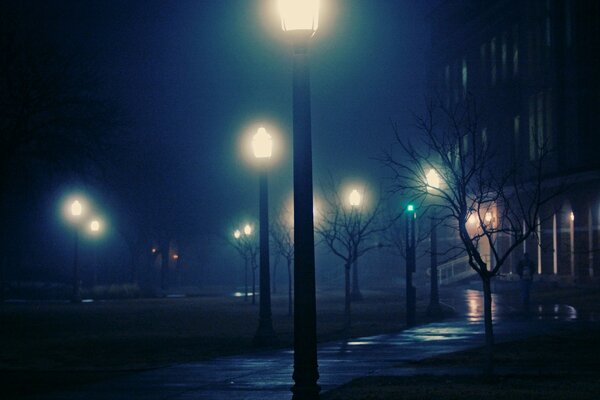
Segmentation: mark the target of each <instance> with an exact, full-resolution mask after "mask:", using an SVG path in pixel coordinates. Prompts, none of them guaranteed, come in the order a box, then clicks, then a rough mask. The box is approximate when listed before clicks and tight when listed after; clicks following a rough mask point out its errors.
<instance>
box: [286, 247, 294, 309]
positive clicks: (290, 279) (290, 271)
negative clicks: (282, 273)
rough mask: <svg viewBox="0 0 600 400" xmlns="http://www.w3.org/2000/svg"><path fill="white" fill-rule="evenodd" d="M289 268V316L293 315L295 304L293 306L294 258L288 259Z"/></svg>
mask: <svg viewBox="0 0 600 400" xmlns="http://www.w3.org/2000/svg"><path fill="white" fill-rule="evenodd" d="M287 270H288V316H290V317H291V316H292V314H293V312H294V311H293V308H292V307H293V306H292V304H293V303H292V260H290V259H288V260H287Z"/></svg>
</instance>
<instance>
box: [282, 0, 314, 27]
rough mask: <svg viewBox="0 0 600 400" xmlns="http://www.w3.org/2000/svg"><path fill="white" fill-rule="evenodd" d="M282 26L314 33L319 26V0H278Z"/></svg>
mask: <svg viewBox="0 0 600 400" xmlns="http://www.w3.org/2000/svg"><path fill="white" fill-rule="evenodd" d="M278 3H279V4H278V5H279V14H280V15H281V28H282V29H283V30H284V31H285V32H293V31H305V32H307V33H309V34H310V36H312V35H314V33H315V32H316V31H317V28H318V27H319V3H320V1H319V0H278Z"/></svg>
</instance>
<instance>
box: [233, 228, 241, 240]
mask: <svg viewBox="0 0 600 400" xmlns="http://www.w3.org/2000/svg"><path fill="white" fill-rule="evenodd" d="M240 236H242V232H240V230H239V229H236V230H235V231H234V232H233V237H234V238H236V239H239V238H240Z"/></svg>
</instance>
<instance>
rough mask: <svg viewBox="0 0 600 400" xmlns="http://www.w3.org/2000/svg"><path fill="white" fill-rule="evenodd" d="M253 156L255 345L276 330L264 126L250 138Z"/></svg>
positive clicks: (269, 148)
mask: <svg viewBox="0 0 600 400" xmlns="http://www.w3.org/2000/svg"><path fill="white" fill-rule="evenodd" d="M252 151H253V152H254V157H256V158H257V159H258V160H259V161H261V163H260V164H261V165H260V177H259V227H260V230H259V246H260V265H259V282H260V289H259V290H260V304H259V306H260V308H259V318H258V329H257V330H256V334H255V335H254V344H255V345H256V346H265V345H268V344H272V343H273V339H274V337H275V331H274V330H273V321H272V318H271V281H270V280H271V278H270V271H269V190H268V178H267V164H268V160H269V159H270V158H271V154H272V152H273V139H272V137H271V135H269V133H268V132H267V130H266V129H265V128H263V127H260V128H258V131H257V132H256V134H255V135H254V137H253V138H252Z"/></svg>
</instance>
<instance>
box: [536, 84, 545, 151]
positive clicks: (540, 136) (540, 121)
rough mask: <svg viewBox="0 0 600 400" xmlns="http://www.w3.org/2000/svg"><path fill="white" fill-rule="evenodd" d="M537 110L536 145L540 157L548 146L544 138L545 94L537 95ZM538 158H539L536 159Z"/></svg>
mask: <svg viewBox="0 0 600 400" xmlns="http://www.w3.org/2000/svg"><path fill="white" fill-rule="evenodd" d="M536 103H537V109H536V116H537V137H536V144H537V156H538V157H539V156H540V152H541V150H542V149H543V148H545V146H546V138H545V137H544V136H545V135H544V125H545V124H544V92H540V93H538V95H537V101H536ZM536 158H537V157H536Z"/></svg>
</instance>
